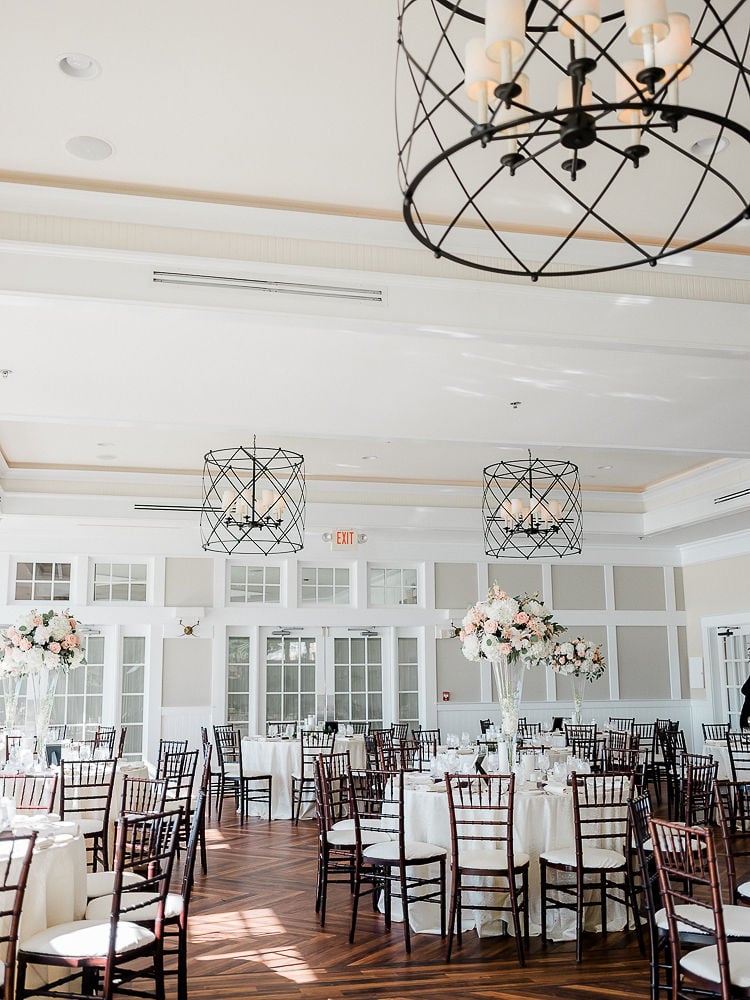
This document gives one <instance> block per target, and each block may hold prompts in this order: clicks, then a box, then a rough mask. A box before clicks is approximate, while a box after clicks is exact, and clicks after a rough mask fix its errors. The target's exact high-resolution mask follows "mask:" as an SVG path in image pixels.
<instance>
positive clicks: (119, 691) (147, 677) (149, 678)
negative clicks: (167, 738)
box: [102, 625, 161, 759]
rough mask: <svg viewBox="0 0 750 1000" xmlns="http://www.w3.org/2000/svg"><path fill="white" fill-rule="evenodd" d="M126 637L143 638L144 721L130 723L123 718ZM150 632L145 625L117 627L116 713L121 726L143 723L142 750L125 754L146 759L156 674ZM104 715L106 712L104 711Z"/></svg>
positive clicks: (148, 753)
mask: <svg viewBox="0 0 750 1000" xmlns="http://www.w3.org/2000/svg"><path fill="white" fill-rule="evenodd" d="M125 639H143V656H144V664H143V692H142V697H143V716H142V723H129V722H125V721H124V720H123V713H122V709H123V696H124V695H123V680H124V675H125V662H124V648H125ZM149 639H150V634H149V629H148V628H145V627H143V626H137V625H133V626H130V625H121V626H120V627H119V628H118V629H117V667H118V669H117V685H116V688H115V691H114V692H113V693H114V696H115V698H116V705H117V708H116V714H115V718H116V719H117V724H119V725H121V726H127V727H128V728H130V727H131V726H136V725H141V727H142V728H141V732H142V741H141V750H140V751H131V752H130V753H126V754H125V756H132V757H136V756H137V757H140V756H143V758H144V759H149V756H150V752H149V751H150V743H151V739H150V736H151V725H150V714H151V713H150V704H151V697H150V696H151V694H152V691H151V689H152V688H153V686H154V675H153V672H152V671H151V670H150V668H149V667H150V654H151V652H152V650H151V643H150V641H149ZM105 661H106V653H105ZM159 687H161V677H159ZM102 715H104V712H102Z"/></svg>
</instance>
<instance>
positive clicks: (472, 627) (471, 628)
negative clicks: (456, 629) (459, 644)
mask: <svg viewBox="0 0 750 1000" xmlns="http://www.w3.org/2000/svg"><path fill="white" fill-rule="evenodd" d="M476 630H477V627H476V625H475V624H474V622H469V624H468V625H467V626H466V627H465V628H464V636H467V635H471V633H472V632H476ZM462 638H463V636H462Z"/></svg>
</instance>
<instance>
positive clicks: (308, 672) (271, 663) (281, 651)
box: [266, 636, 317, 722]
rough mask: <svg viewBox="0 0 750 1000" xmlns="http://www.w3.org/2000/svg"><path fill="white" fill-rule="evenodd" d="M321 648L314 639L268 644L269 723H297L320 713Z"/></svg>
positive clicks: (275, 638) (269, 641)
mask: <svg viewBox="0 0 750 1000" xmlns="http://www.w3.org/2000/svg"><path fill="white" fill-rule="evenodd" d="M316 656H317V647H316V642H315V639H314V638H312V637H311V636H300V637H299V638H297V637H296V636H294V637H290V636H269V637H268V639H267V640H266V721H267V722H293V721H294V720H295V719H305V718H307V716H308V715H314V714H315V712H316V703H315V663H316Z"/></svg>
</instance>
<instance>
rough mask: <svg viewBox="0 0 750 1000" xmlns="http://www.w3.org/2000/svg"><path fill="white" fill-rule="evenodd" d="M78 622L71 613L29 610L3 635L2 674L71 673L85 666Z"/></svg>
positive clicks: (0, 650) (0, 644) (0, 642)
mask: <svg viewBox="0 0 750 1000" xmlns="http://www.w3.org/2000/svg"><path fill="white" fill-rule="evenodd" d="M77 628H78V623H77V622H76V620H75V618H73V617H72V615H71V614H70V612H69V611H37V610H34V611H29V612H27V613H26V614H24V615H22V616H21V617H20V618H19V620H18V621H17V622H16V624H15V625H11V627H10V628H7V629H5V631H4V632H0V654H1V655H2V658H1V659H0V674H4V675H6V676H8V675H9V676H12V677H18V678H20V677H27V676H29V675H33V674H38V673H39V672H41V671H42V670H49V671H60V672H62V673H68V671H70V670H73V669H74V668H75V667H80V666H81V665H82V664H85V662H86V661H85V659H84V656H83V651H82V650H81V637H80V636H79V635H78V632H77Z"/></svg>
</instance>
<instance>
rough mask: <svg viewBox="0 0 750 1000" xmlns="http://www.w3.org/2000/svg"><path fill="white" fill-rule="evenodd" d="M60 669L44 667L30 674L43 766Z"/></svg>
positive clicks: (38, 742)
mask: <svg viewBox="0 0 750 1000" xmlns="http://www.w3.org/2000/svg"><path fill="white" fill-rule="evenodd" d="M59 676H60V671H59V670H48V669H47V668H46V667H42V668H41V669H40V670H38V671H37V672H36V673H32V674H29V680H30V681H31V691H32V694H33V697H34V731H35V734H36V752H37V755H38V758H39V761H40V762H41V764H42V766H43V767H44V766H46V763H47V753H46V746H47V731H48V729H49V724H50V719H51V718H52V705H53V703H54V700H55V690H56V689H57V679H58V677H59Z"/></svg>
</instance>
